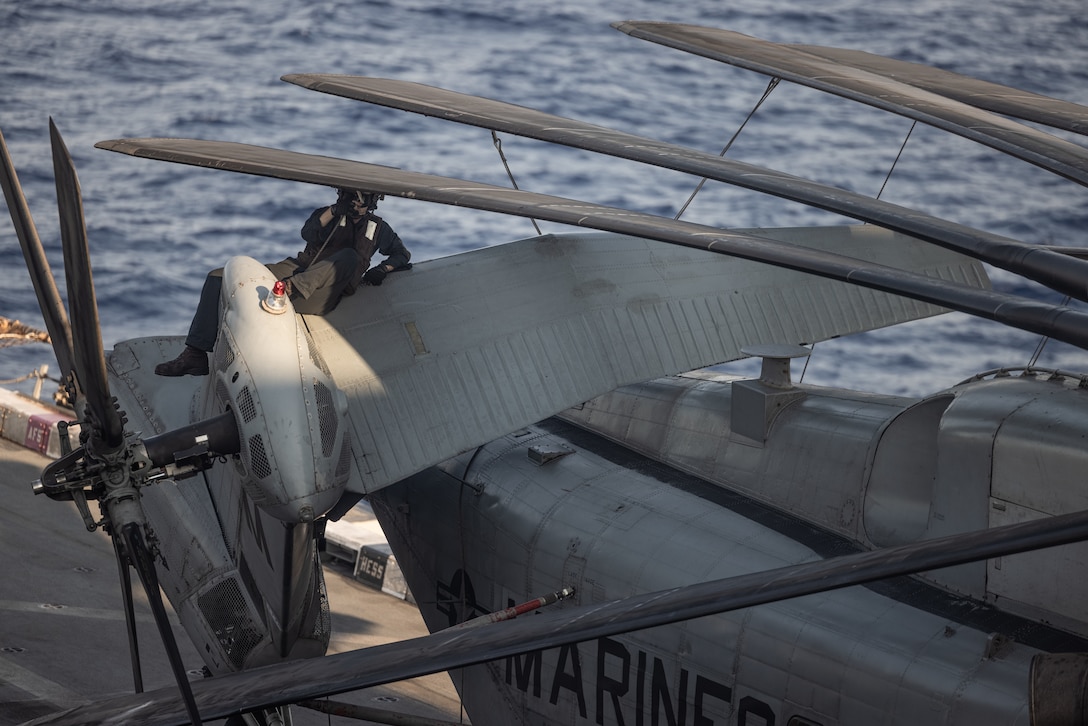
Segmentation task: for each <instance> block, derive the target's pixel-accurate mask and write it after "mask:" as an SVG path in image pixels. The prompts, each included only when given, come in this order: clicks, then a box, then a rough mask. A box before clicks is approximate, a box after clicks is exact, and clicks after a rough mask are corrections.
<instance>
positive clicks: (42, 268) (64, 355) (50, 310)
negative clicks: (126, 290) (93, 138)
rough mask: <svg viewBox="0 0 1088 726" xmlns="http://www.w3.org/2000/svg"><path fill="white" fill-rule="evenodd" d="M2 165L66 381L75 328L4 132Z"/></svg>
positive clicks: (2, 180) (0, 182)
mask: <svg viewBox="0 0 1088 726" xmlns="http://www.w3.org/2000/svg"><path fill="white" fill-rule="evenodd" d="M0 162H2V164H0V186H2V187H3V189H4V199H5V200H7V204H8V211H9V212H10V213H11V221H12V223H13V224H14V225H15V234H16V236H18V238H19V245H20V246H21V247H22V248H23V258H24V259H25V260H26V267H27V270H28V271H29V272H30V280H31V282H33V283H34V293H35V294H36V295H37V296H38V307H39V308H41V311H42V317H43V318H45V329H46V330H48V331H49V339H50V340H51V341H52V343H53V352H54V354H55V355H56V356H57V364H58V365H59V366H60V372H61V378H64V377H65V376H68V375H69V374H71V373H72V370H73V367H72V328H71V326H69V325H68V315H67V313H65V312H64V303H62V302H61V299H60V293H59V292H58V291H57V282H56V280H55V279H54V278H53V272H52V271H51V270H50V269H49V260H47V259H46V257H45V250H44V249H43V248H42V241H41V238H40V237H38V229H37V227H35V226H34V218H33V217H31V216H30V208H29V207H27V204H26V197H25V196H24V195H23V187H22V185H21V184H20V183H19V177H18V176H17V175H16V173H15V164H13V163H12V161H11V156H10V155H9V154H8V146H7V143H6V142H5V141H4V135H3V133H0Z"/></svg>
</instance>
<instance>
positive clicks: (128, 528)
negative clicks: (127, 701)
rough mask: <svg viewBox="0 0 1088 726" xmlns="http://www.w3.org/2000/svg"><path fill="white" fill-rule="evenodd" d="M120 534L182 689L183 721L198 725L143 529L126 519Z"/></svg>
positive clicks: (196, 711) (192, 700) (191, 695)
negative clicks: (126, 521)
mask: <svg viewBox="0 0 1088 726" xmlns="http://www.w3.org/2000/svg"><path fill="white" fill-rule="evenodd" d="M121 536H122V537H124V541H125V547H126V549H127V550H128V553H129V557H130V558H131V560H132V565H133V567H135V568H136V572H137V573H138V574H139V575H140V582H141V583H143V586H144V592H145V593H146V594H147V602H148V604H149V605H150V606H151V612H152V613H153V614H154V615H155V624H156V625H157V626H158V627H159V637H160V638H161V639H162V644H163V647H164V648H165V649H166V657H167V659H168V660H169V661H170V669H171V670H172V671H173V672H174V680H175V681H177V684H178V689H177V690H178V691H180V692H181V698H182V701H183V702H184V704H185V713H186V718H187V719H188V720H187V721H186V723H192V724H194V726H200V724H201V720H200V711H199V709H198V708H197V705H196V700H195V699H194V698H193V689H192V686H191V685H190V684H189V676H188V675H187V674H186V672H185V665H184V664H183V663H182V662H181V652H180V651H179V650H178V642H177V640H175V638H174V631H173V629H172V628H171V627H170V619H169V618H168V617H167V615H166V607H165V606H164V605H163V603H162V593H161V592H160V591H159V578H158V575H157V574H156V573H155V562H154V561H153V560H152V557H151V552H150V551H149V550H148V549H147V543H146V542H145V541H144V535H143V529H142V527H141V525H140V524H139V523H137V522H128V523H126V524H124V525H122V526H121Z"/></svg>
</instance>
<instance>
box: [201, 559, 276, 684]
mask: <svg viewBox="0 0 1088 726" xmlns="http://www.w3.org/2000/svg"><path fill="white" fill-rule="evenodd" d="M197 606H198V607H199V608H200V612H201V614H202V615H203V616H204V620H205V622H207V624H208V628H209V629H210V630H211V632H212V633H214V635H215V638H216V640H218V641H219V646H220V647H221V648H222V649H223V653H224V654H226V656H227V659H228V660H229V661H230V662H231V664H232V665H233V666H234V667H235V668H236V669H238V670H241V669H242V667H243V666H245V663H246V656H248V655H249V653H250V651H251V650H253V648H254V647H255V646H256V645H257V644H258V643H260V642H261V637H262V636H261V632H262V631H261V629H260V628H259V627H258V626H257V625H256V624H255V623H254V621H253V618H252V617H250V614H251V611H250V608H249V605H248V603H247V602H246V600H245V598H244V597H242V591H241V590H240V589H239V587H238V583H237V581H235V580H234V578H228V579H226V580H223V581H222V582H219V583H217V584H216V585H215V586H214V587H212V589H210V590H208V591H207V592H206V593H204V594H203V595H201V596H200V597H199V598H198V599H197Z"/></svg>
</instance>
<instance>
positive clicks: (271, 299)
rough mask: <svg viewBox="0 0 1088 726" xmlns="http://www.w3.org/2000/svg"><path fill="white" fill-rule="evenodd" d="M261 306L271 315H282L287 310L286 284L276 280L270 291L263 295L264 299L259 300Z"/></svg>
mask: <svg viewBox="0 0 1088 726" xmlns="http://www.w3.org/2000/svg"><path fill="white" fill-rule="evenodd" d="M261 307H262V308H264V310H265V311H266V312H269V313H272V314H273V315H282V314H283V313H285V312H287V285H285V284H284V282H283V280H276V284H274V285H273V286H272V291H271V292H269V293H268V294H267V295H266V296H265V298H264V300H261Z"/></svg>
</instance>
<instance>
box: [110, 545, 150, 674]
mask: <svg viewBox="0 0 1088 726" xmlns="http://www.w3.org/2000/svg"><path fill="white" fill-rule="evenodd" d="M111 539H113V553H114V554H115V555H116V556H117V571H118V573H119V574H120V576H121V600H122V602H123V603H124V606H125V629H126V630H127V632H128V656H129V661H130V662H131V663H132V685H133V687H134V688H135V690H136V693H143V692H144V677H143V671H142V669H141V668H140V646H139V643H138V642H137V638H136V610H135V608H134V607H133V606H132V578H131V577H129V572H128V562H127V560H126V559H125V555H124V552H122V550H121V543H120V542H119V541H118V539H117V538H116V537H113V538H111Z"/></svg>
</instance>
